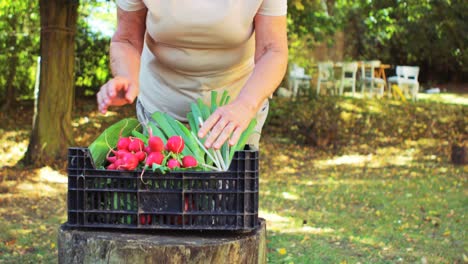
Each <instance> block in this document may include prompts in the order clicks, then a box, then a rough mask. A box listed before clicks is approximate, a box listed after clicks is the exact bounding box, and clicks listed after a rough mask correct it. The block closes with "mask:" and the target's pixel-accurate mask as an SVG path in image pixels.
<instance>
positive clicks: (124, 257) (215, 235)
mask: <svg viewBox="0 0 468 264" xmlns="http://www.w3.org/2000/svg"><path fill="white" fill-rule="evenodd" d="M259 223H260V225H259V227H258V228H257V229H256V230H254V231H252V232H248V233H239V232H237V233H236V232H227V231H203V232H201V231H167V230H163V231H152V230H151V231H143V230H138V231H128V230H125V231H123V230H119V231H107V230H102V229H101V230H95V229H71V228H69V227H67V226H66V225H62V226H61V227H60V229H59V235H58V254H59V256H58V259H59V263H67V264H68V263H93V264H94V263H132V264H133V263H135V264H137V263H216V264H217V263H266V252H267V246H266V224H265V220H264V219H259Z"/></svg>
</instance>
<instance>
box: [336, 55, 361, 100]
mask: <svg viewBox="0 0 468 264" xmlns="http://www.w3.org/2000/svg"><path fill="white" fill-rule="evenodd" d="M357 70H358V63H357V62H344V63H343V64H342V70H341V79H340V95H343V90H344V88H345V87H351V91H352V92H353V96H354V93H355V92H356V73H357Z"/></svg>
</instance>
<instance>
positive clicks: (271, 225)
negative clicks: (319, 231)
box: [258, 210, 293, 231]
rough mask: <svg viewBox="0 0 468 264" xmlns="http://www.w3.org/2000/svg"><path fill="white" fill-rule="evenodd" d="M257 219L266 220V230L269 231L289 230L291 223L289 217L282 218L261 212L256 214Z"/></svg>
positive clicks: (291, 220)
mask: <svg viewBox="0 0 468 264" xmlns="http://www.w3.org/2000/svg"><path fill="white" fill-rule="evenodd" d="M258 217H261V218H264V219H265V220H266V222H267V226H268V229H269V230H271V231H282V230H284V229H287V228H290V227H291V225H292V223H293V219H292V218H290V217H284V216H281V215H279V214H275V213H272V212H267V211H262V210H260V211H259V212H258Z"/></svg>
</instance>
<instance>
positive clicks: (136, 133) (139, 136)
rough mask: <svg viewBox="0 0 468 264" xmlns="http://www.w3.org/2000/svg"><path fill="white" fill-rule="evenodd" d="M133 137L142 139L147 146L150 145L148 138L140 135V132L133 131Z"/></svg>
mask: <svg viewBox="0 0 468 264" xmlns="http://www.w3.org/2000/svg"><path fill="white" fill-rule="evenodd" d="M132 136H134V137H136V138H139V139H141V140H142V141H143V143H145V145H148V137H147V136H145V135H143V134H142V133H140V132H138V131H136V130H133V131H132Z"/></svg>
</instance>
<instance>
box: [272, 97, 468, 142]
mask: <svg viewBox="0 0 468 264" xmlns="http://www.w3.org/2000/svg"><path fill="white" fill-rule="evenodd" d="M271 109H272V110H271V112H270V116H269V119H268V123H267V124H269V126H271V127H272V128H271V130H270V132H269V133H272V134H275V135H278V136H280V137H283V138H288V139H292V140H293V141H294V142H295V143H298V144H305V145H312V146H316V147H320V148H330V147H332V148H333V149H334V150H335V151H339V150H340V149H341V148H343V147H346V146H349V145H355V144H368V142H373V144H374V145H376V146H387V145H391V144H395V143H400V142H404V141H405V140H416V139H418V138H438V139H444V140H449V141H455V140H458V139H459V138H460V136H461V135H466V134H468V127H466V124H467V123H468V118H467V117H468V108H467V107H466V106H462V105H448V104H443V103H433V102H425V101H420V102H418V103H411V104H410V103H402V102H398V101H393V100H379V101H376V100H363V99H349V98H344V97H329V96H328V97H320V98H312V99H306V98H305V99H302V100H297V101H290V100H284V99H281V98H277V99H275V100H273V102H272V106H271ZM442 112H443V113H445V114H446V116H441V117H440V113H442ZM291 116H293V117H294V118H291ZM409 120H414V121H409ZM291 133H295V134H297V136H295V137H293V138H290V137H289V135H290V134H291Z"/></svg>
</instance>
